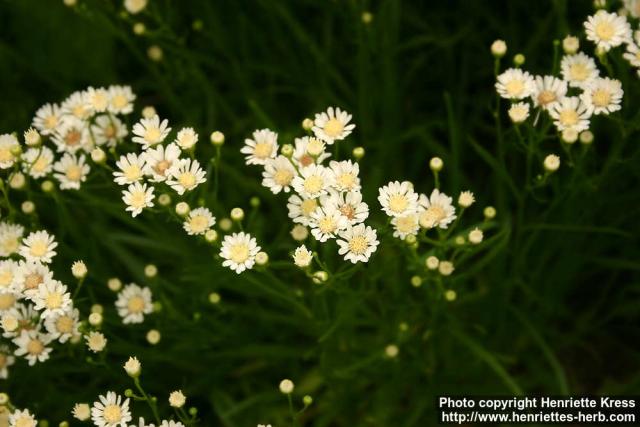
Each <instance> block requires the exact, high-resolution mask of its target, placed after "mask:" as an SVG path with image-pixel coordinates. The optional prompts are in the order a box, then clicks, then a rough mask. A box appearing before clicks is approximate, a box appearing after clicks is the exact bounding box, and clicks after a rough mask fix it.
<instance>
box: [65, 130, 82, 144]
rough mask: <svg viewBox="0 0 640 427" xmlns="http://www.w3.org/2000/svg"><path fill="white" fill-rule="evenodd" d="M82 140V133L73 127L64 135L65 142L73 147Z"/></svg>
mask: <svg viewBox="0 0 640 427" xmlns="http://www.w3.org/2000/svg"><path fill="white" fill-rule="evenodd" d="M81 140H82V133H81V132H80V131H79V130H78V129H71V130H70V131H69V132H67V134H66V135H65V136H64V143H65V144H67V145H69V146H71V147H74V146H76V145H78V144H79V143H80V141H81Z"/></svg>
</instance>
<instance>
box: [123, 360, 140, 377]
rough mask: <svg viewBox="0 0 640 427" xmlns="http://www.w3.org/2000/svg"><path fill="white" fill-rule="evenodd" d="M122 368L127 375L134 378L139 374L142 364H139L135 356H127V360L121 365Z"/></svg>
mask: <svg viewBox="0 0 640 427" xmlns="http://www.w3.org/2000/svg"><path fill="white" fill-rule="evenodd" d="M123 368H124V370H125V372H126V373H127V375H129V376H130V377H134V378H135V377H137V376H139V375H140V371H141V369H142V366H141V365H140V361H139V360H138V358H137V357H129V359H128V360H127V362H126V363H125V364H124V365H123Z"/></svg>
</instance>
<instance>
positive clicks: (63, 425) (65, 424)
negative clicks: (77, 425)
mask: <svg viewBox="0 0 640 427" xmlns="http://www.w3.org/2000/svg"><path fill="white" fill-rule="evenodd" d="M58 427H69V422H68V421H60V424H58Z"/></svg>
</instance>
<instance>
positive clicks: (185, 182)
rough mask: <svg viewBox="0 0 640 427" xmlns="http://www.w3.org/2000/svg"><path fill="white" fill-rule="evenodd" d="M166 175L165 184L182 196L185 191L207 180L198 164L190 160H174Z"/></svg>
mask: <svg viewBox="0 0 640 427" xmlns="http://www.w3.org/2000/svg"><path fill="white" fill-rule="evenodd" d="M167 173H168V179H167V184H169V186H170V187H171V188H173V189H174V190H175V191H176V193H178V194H179V195H183V194H184V193H185V191H191V190H193V189H194V188H196V187H197V186H198V185H200V184H202V183H203V182H205V181H206V180H207V179H206V178H205V175H206V174H205V172H204V170H202V168H201V167H200V163H198V161H197V160H192V159H179V160H176V161H175V162H174V163H173V165H172V166H171V167H170V168H169V170H168V171H167Z"/></svg>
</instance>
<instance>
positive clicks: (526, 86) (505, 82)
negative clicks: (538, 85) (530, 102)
mask: <svg viewBox="0 0 640 427" xmlns="http://www.w3.org/2000/svg"><path fill="white" fill-rule="evenodd" d="M497 80H498V81H497V82H496V90H497V91H498V94H499V95H500V96H501V97H503V98H507V99H524V98H527V97H528V96H531V94H532V93H533V92H534V91H535V84H534V81H533V77H532V76H531V74H529V73H528V72H526V71H522V70H521V69H520V68H509V69H508V70H506V71H505V72H503V73H502V74H500V75H499V76H498V79H497Z"/></svg>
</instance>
